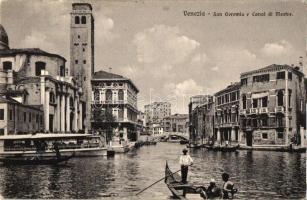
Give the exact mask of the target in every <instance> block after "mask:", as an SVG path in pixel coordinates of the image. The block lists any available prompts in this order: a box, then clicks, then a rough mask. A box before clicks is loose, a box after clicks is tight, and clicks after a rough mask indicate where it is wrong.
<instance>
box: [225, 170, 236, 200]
mask: <svg viewBox="0 0 307 200" xmlns="http://www.w3.org/2000/svg"><path fill="white" fill-rule="evenodd" d="M222 179H223V181H224V184H223V199H229V198H230V197H229V193H230V194H231V198H233V195H234V193H236V192H237V190H236V189H234V184H233V182H231V181H229V174H227V173H223V174H222Z"/></svg>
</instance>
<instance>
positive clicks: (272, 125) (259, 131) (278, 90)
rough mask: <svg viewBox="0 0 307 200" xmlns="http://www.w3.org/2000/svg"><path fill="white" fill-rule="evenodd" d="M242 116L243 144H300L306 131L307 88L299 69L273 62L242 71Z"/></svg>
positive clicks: (241, 131)
mask: <svg viewBox="0 0 307 200" xmlns="http://www.w3.org/2000/svg"><path fill="white" fill-rule="evenodd" d="M240 118H241V123H240V125H241V126H240V133H241V134H240V139H241V143H242V144H244V145H247V146H253V145H289V144H290V143H291V142H293V143H296V144H299V143H300V140H301V139H300V138H303V137H301V135H302V134H304V131H306V88H305V84H304V74H303V73H302V72H301V71H300V68H299V67H292V66H288V65H275V64H273V65H270V66H267V67H264V68H261V69H258V70H253V71H249V72H245V73H242V74H241V98H240ZM303 128H305V130H303Z"/></svg>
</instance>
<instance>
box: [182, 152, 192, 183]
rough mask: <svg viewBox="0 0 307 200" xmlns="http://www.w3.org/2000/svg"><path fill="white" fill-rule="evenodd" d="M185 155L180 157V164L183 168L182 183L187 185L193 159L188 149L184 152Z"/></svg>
mask: <svg viewBox="0 0 307 200" xmlns="http://www.w3.org/2000/svg"><path fill="white" fill-rule="evenodd" d="M182 153H183V155H181V156H180V159H179V164H180V166H181V182H182V183H184V184H186V183H187V178H188V171H189V166H190V165H193V159H192V158H191V156H190V155H189V154H187V153H188V150H187V149H183V150H182Z"/></svg>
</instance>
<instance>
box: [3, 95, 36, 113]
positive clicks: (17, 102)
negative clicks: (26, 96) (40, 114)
mask: <svg viewBox="0 0 307 200" xmlns="http://www.w3.org/2000/svg"><path fill="white" fill-rule="evenodd" d="M0 103H10V104H16V105H19V106H23V107H28V108H31V109H34V110H39V111H42V110H41V109H40V108H42V105H25V104H23V103H20V102H19V101H16V100H15V99H13V98H10V97H5V96H0Z"/></svg>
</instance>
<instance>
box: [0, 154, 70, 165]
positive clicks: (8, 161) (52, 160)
mask: <svg viewBox="0 0 307 200" xmlns="http://www.w3.org/2000/svg"><path fill="white" fill-rule="evenodd" d="M74 155H75V154H74V153H73V154H72V155H70V156H60V157H40V154H38V155H37V156H35V157H32V158H31V157H10V158H4V159H2V160H0V161H2V163H3V164H4V165H57V164H59V163H62V162H67V161H68V160H69V159H71V158H72V157H74Z"/></svg>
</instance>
